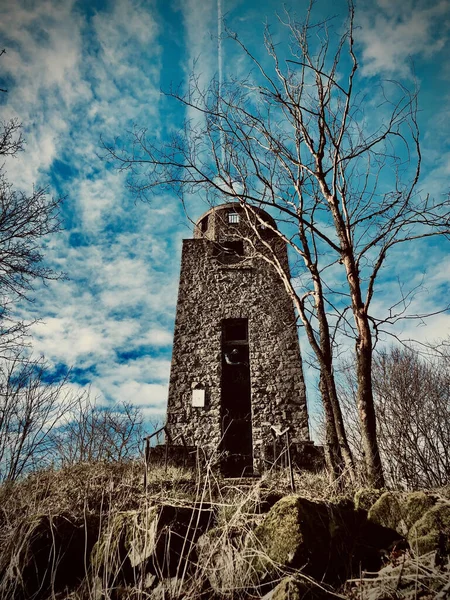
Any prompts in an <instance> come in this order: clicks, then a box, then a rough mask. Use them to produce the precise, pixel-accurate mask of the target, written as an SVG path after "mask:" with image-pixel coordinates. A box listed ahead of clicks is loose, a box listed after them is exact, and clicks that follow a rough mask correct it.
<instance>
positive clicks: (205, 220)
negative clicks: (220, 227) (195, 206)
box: [200, 215, 208, 233]
mask: <svg viewBox="0 0 450 600" xmlns="http://www.w3.org/2000/svg"><path fill="white" fill-rule="evenodd" d="M200 229H201V231H202V233H205V232H206V231H207V229H208V215H206V217H203V219H202V220H201V221H200Z"/></svg>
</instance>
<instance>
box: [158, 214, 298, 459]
mask: <svg viewBox="0 0 450 600" xmlns="http://www.w3.org/2000/svg"><path fill="white" fill-rule="evenodd" d="M213 216H217V215H213ZM219 216H220V215H219ZM222 217H223V215H222ZM212 221H213V220H212ZM222 221H223V219H222ZM211 225H213V226H214V227H215V230H216V235H215V236H214V237H215V238H216V239H217V238H218V237H219V229H221V227H220V224H218V222H217V219H216V222H215V223H214V222H212V223H211ZM235 234H236V231H235ZM224 235H225V233H224V232H223V231H222V233H221V234H220V237H221V239H224ZM233 235H234V234H233ZM208 237H210V236H207V235H205V236H203V237H202V238H197V239H191V240H184V241H183V252H182V261H181V275H180V286H179V293H178V304H177V315H176V323H175V335H174V346H173V358H172V368H171V376H170V387H169V401H168V418H167V424H168V426H169V428H170V432H171V435H172V436H177V435H178V434H180V433H183V435H184V437H185V440H186V443H187V444H193V445H199V446H201V447H202V448H203V449H204V450H205V452H206V453H207V454H208V455H209V456H210V455H211V454H212V453H214V451H216V450H217V449H218V448H219V445H220V439H221V410H220V401H221V333H222V320H223V319H228V318H233V319H235V318H247V319H248V329H249V331H248V336H249V352H250V378H251V402H252V425H253V448H254V458H255V466H256V468H260V467H261V462H260V461H261V458H262V453H263V450H262V449H263V447H264V446H265V445H267V444H268V443H270V441H271V440H272V437H271V433H270V425H278V426H280V427H282V428H284V427H287V426H290V427H291V438H292V441H293V442H301V441H307V440H309V431H308V416H307V408H306V394H305V385H304V381H303V373H302V365H301V358H300V350H299V344H298V338H297V329H296V323H295V315H294V309H293V305H292V302H291V300H290V298H289V296H288V295H287V293H286V291H285V289H284V286H283V284H282V282H281V280H280V279H279V277H278V275H277V274H276V272H275V271H274V270H273V268H272V267H271V266H270V265H268V264H267V263H266V262H265V261H264V260H263V259H261V258H258V257H252V256H249V255H251V254H252V253H251V251H250V250H249V248H248V247H247V245H246V254H247V256H246V257H245V258H244V259H243V260H242V262H239V263H237V264H222V263H221V262H220V261H219V260H218V259H217V257H216V256H215V248H216V247H217V246H216V244H215V243H214V241H211V240H210V239H207V238H208ZM285 254H286V249H285V246H284V244H283V245H282V248H281V258H282V259H283V256H284V255H285ZM283 260H284V259H283ZM285 260H286V261H287V256H285ZM196 383H199V384H201V385H203V386H204V387H205V390H206V406H205V407H204V408H194V407H192V387H193V385H195V384H196Z"/></svg>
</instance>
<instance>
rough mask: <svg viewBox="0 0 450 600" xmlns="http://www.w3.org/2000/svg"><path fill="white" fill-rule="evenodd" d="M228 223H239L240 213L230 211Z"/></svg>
mask: <svg viewBox="0 0 450 600" xmlns="http://www.w3.org/2000/svg"><path fill="white" fill-rule="evenodd" d="M228 223H232V224H233V225H235V224H236V223H239V215H238V213H235V212H229V213H228Z"/></svg>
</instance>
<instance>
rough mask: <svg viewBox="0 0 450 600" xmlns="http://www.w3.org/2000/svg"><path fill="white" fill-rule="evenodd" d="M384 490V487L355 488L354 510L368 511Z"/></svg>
mask: <svg viewBox="0 0 450 600" xmlns="http://www.w3.org/2000/svg"><path fill="white" fill-rule="evenodd" d="M385 491H386V490H385V489H375V488H361V489H360V490H357V491H356V493H355V495H354V498H353V503H354V506H355V510H366V511H368V510H369V509H370V508H371V507H372V506H373V505H374V504H375V502H376V501H377V500H378V498H379V497H380V496H381V495H382V494H384V492H385Z"/></svg>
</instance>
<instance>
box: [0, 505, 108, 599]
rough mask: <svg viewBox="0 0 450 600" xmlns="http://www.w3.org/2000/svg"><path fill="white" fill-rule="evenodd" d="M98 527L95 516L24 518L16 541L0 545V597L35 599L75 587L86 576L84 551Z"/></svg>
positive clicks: (63, 515) (94, 537)
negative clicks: (2, 546)
mask: <svg viewBox="0 0 450 600" xmlns="http://www.w3.org/2000/svg"><path fill="white" fill-rule="evenodd" d="M98 528H99V520H98V518H97V517H96V516H95V515H83V516H82V517H81V516H80V517H75V516H73V515H71V514H69V513H61V514H54V515H49V514H48V515H39V514H38V515H34V516H32V517H29V518H25V519H24V521H23V523H22V525H21V527H20V529H19V530H18V534H17V540H11V542H12V544H11V546H9V547H4V548H2V559H3V560H2V561H1V563H0V582H1V592H0V594H1V597H2V598H33V599H35V600H38V599H40V598H47V597H50V594H51V593H53V594H56V593H58V592H60V591H62V590H64V589H66V588H69V589H70V588H74V587H76V586H77V585H78V584H79V583H80V582H81V581H82V580H83V579H84V577H85V576H86V562H85V552H88V553H89V552H90V551H91V549H92V547H93V545H94V543H95V540H96V539H97V536H98ZM8 563H9V564H8Z"/></svg>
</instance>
